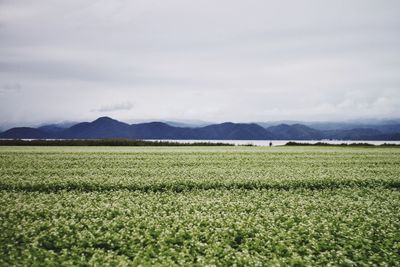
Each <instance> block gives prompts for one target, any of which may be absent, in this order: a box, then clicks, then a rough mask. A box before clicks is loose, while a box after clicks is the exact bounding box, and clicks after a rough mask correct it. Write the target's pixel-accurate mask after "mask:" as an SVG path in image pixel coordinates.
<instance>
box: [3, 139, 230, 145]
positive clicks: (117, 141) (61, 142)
mask: <svg viewBox="0 0 400 267" xmlns="http://www.w3.org/2000/svg"><path fill="white" fill-rule="evenodd" d="M0 146H234V144H228V143H211V142H196V143H179V142H169V141H144V140H130V139H91V140H74V139H70V140H67V139H66V140H20V139H13V140H0Z"/></svg>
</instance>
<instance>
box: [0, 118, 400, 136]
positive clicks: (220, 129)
mask: <svg viewBox="0 0 400 267" xmlns="http://www.w3.org/2000/svg"><path fill="white" fill-rule="evenodd" d="M382 127H383V126H382ZM384 127H386V128H384V130H382V129H375V128H354V129H345V130H343V129H337V130H318V129H314V128H312V127H309V126H306V125H303V124H299V123H296V124H292V125H289V124H279V125H275V126H269V127H266V128H264V127H261V126H260V125H259V124H256V123H232V122H224V123H220V124H212V125H207V126H203V127H196V128H193V127H177V126H172V125H169V124H167V123H164V122H147V123H137V124H127V123H124V122H121V121H118V120H114V119H112V118H109V117H100V118H98V119H96V120H94V121H92V122H81V123H77V124H75V125H73V126H71V127H69V128H62V127H59V126H57V125H44V126H41V127H38V128H32V127H17V128H12V129H9V130H7V131H5V132H3V133H0V138H4V139H109V138H126V139H195V140H323V139H335V140H400V124H393V125H385V126H384Z"/></svg>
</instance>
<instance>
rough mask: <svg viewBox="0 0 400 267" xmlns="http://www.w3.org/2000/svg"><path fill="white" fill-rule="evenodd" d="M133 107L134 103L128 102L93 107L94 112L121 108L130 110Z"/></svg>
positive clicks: (112, 110) (119, 109)
mask: <svg viewBox="0 0 400 267" xmlns="http://www.w3.org/2000/svg"><path fill="white" fill-rule="evenodd" d="M133 107H134V105H133V104H132V103H130V102H125V103H118V104H114V105H108V106H101V107H100V108H98V109H94V110H93V111H94V112H114V111H121V110H131V109H132V108H133Z"/></svg>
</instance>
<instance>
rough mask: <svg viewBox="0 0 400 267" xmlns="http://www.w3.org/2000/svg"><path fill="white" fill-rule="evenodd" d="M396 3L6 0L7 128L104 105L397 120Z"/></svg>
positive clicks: (192, 114)
mask: <svg viewBox="0 0 400 267" xmlns="http://www.w3.org/2000/svg"><path fill="white" fill-rule="evenodd" d="M360 7H362V8H360ZM399 9H400V1H391V0H382V1H375V0H337V1H318V0H298V1H291V0H282V1H272V0H270V1H269V0H249V1H246V3H244V1H236V0H220V1H218V2H216V1H212V0H204V1H185V0H170V1H152V0H149V1H126V0H115V1H107V0H98V1H95V2H90V3H89V2H85V1H79V0H69V1H62V0H41V1H40V3H38V2H37V1H30V0H18V1H0V40H1V42H0V81H4V82H2V83H3V84H0V94H1V97H0V123H2V122H9V123H20V122H40V121H50V120H51V121H57V120H59V121H64V120H72V121H81V120H90V119H94V116H97V115H99V114H98V113H107V112H110V113H112V114H111V115H112V116H115V117H116V118H117V119H121V120H126V121H128V120H145V119H147V118H152V119H168V118H174V119H189V120H192V119H197V120H207V121H227V120H231V121H267V120H280V119H292V120H325V119H329V120H346V119H357V118H359V117H371V118H384V117H395V116H398V114H400V106H399V105H398V104H397V102H398V101H397V102H396V101H395V100H396V99H400V76H399V75H398V74H399V73H400V35H399V34H398V32H399V29H400V16H398V10H399ZM16 85H19V88H22V85H23V90H22V89H21V90H20V89H18V86H16ZM15 92H19V93H18V94H16V93H15ZM43 99H46V104H45V105H43ZM131 100H135V103H134V104H135V105H134V106H135V107H134V108H135V112H134V114H133V113H132V112H129V111H130V110H131V109H132V108H133V104H131V102H132V101H131ZM129 101H131V102H129ZM71 103H73V105H72V104H71ZM102 115H103V114H102ZM104 115H107V114H104Z"/></svg>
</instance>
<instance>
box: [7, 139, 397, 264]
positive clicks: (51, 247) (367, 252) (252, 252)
mask: <svg viewBox="0 0 400 267" xmlns="http://www.w3.org/2000/svg"><path fill="white" fill-rule="evenodd" d="M399 188H400V149H398V148H348V147H274V148H266V147H0V190H1V198H0V207H1V209H0V253H1V254H0V266H8V265H23V266H32V265H56V266H59V265H74V266H76V265H97V266H104V265H110V266H115V265H121V266H125V265H128V266H129V265H134V266H135V265H143V266H154V265H186V266H187V265H199V266H205V265H211V266H212V265H216V266H221V265H222V266H223V265H226V266H233V265H235V264H236V265H238V266H243V265H246V266H265V265H290V266H296V265H297V266H303V265H308V266H309V265H311V266H316V265H320V266H327V265H341V266H360V265H361V266H363V265H364V266H371V265H377V266H396V265H397V266H399V262H400V190H399Z"/></svg>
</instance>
